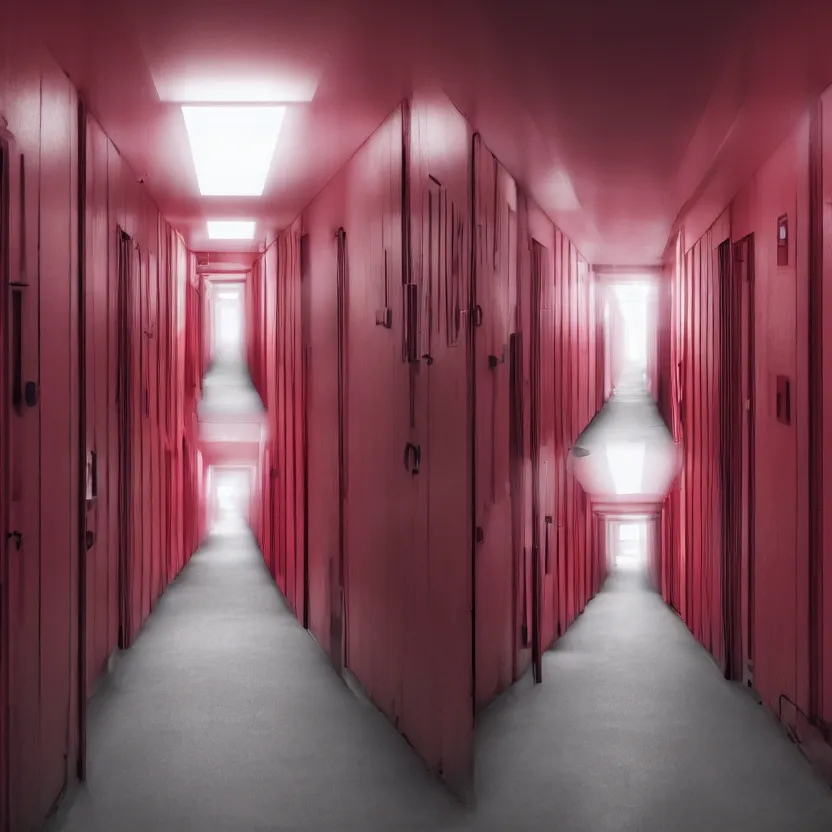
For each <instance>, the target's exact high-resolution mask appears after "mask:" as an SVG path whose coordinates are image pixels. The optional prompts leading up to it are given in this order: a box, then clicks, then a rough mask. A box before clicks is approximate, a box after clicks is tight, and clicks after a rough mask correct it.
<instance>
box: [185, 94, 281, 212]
mask: <svg viewBox="0 0 832 832" xmlns="http://www.w3.org/2000/svg"><path fill="white" fill-rule="evenodd" d="M285 113H286V108H285V107H270V106H256V105H254V106H233V105H232V106H183V107H182V115H183V116H184V118H185V127H186V129H187V131H188V140H189V141H190V144H191V153H192V155H193V158H194V166H195V168H196V177H197V181H198V183H199V192H200V193H201V194H202V196H262V195H263V191H264V189H265V187H266V179H267V177H268V174H269V168H270V167H271V161H272V157H273V156H274V151H275V147H276V146H277V138H278V136H279V135H280V128H281V126H282V124H283V117H284V115H285Z"/></svg>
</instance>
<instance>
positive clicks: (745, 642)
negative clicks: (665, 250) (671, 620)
mask: <svg viewBox="0 0 832 832" xmlns="http://www.w3.org/2000/svg"><path fill="white" fill-rule="evenodd" d="M731 248H732V252H731V254H732V256H731V264H730V280H731V281H732V282H733V285H734V287H735V289H736V291H737V299H738V301H739V304H738V308H737V309H736V310H735V312H736V316H737V317H738V319H739V320H736V319H735V321H733V322H730V323H734V324H735V325H737V326H738V329H739V338H738V340H739V344H738V346H739V351H740V355H739V366H738V370H739V374H740V381H741V388H740V396H739V401H738V402H737V404H738V406H739V409H740V410H739V413H738V414H737V416H738V426H739V428H740V431H739V432H740V437H739V438H740V440H741V445H742V451H741V456H740V460H739V461H738V462H739V465H738V468H739V472H738V473H739V476H740V478H741V484H740V489H741V490H740V493H739V495H738V496H739V510H740V528H739V535H740V539H739V544H740V550H739V551H740V564H739V567H740V575H739V581H738V582H737V584H738V585H737V591H738V592H739V598H735V599H734V603H735V604H736V613H737V615H738V618H739V623H738V624H737V616H735V617H734V619H733V626H732V628H731V632H730V636H729V639H728V645H730V648H727V649H726V665H727V667H726V672H727V674H728V675H729V676H730V678H735V679H736V680H737V681H741V682H743V684H745V685H747V686H748V687H750V688H753V687H754V614H755V604H754V595H755V593H754V455H755V444H754V405H755V401H754V400H755V389H754V387H755V385H754V234H753V233H752V234H748V235H746V236H745V237H742V238H741V239H739V240H734V241H732V242H731ZM723 487H724V486H723ZM737 627H738V630H737ZM737 639H739V641H740V645H739V646H738V647H736V648H735V647H734V642H735V640H737ZM728 649H731V650H736V652H737V656H738V658H739V661H740V665H739V667H738V668H737V667H732V666H731V665H733V663H730V664H729V663H728V661H727V650H728Z"/></svg>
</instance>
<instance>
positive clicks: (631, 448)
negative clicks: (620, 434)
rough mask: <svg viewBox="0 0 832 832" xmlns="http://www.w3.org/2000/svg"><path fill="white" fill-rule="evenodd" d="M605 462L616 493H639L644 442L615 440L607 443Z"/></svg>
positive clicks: (642, 470)
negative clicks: (607, 464) (608, 467)
mask: <svg viewBox="0 0 832 832" xmlns="http://www.w3.org/2000/svg"><path fill="white" fill-rule="evenodd" d="M606 453H607V462H608V463H609V466H610V473H611V474H612V482H613V488H615V493H616V494H640V493H641V490H642V481H643V480H644V444H643V443H642V442H615V443H610V444H609V445H607V448H606Z"/></svg>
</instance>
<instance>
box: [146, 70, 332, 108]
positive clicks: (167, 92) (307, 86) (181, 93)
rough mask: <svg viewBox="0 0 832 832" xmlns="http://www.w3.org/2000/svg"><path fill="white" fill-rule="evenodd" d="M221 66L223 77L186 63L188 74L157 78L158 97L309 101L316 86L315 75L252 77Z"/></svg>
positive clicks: (208, 101) (203, 101)
mask: <svg viewBox="0 0 832 832" xmlns="http://www.w3.org/2000/svg"><path fill="white" fill-rule="evenodd" d="M225 69H227V68H225ZM225 69H224V74H223V77H218V76H216V75H212V74H210V73H205V72H203V71H202V70H201V68H200V67H194V66H193V65H189V66H188V78H183V77H174V78H172V79H169V78H166V79H159V81H157V83H156V89H157V92H158V93H159V99H160V100H161V101H173V102H176V103H177V104H188V103H192V104H195V103H200V104H212V103H216V104H230V103H235V104H236V103H239V104H299V103H306V102H309V101H311V100H312V99H313V98H314V97H315V90H316V89H317V86H318V81H317V79H316V78H314V77H298V75H297V74H294V73H293V75H292V76H291V77H288V76H280V75H278V76H274V77H272V78H263V77H261V76H260V75H258V76H257V77H256V78H254V77H251V76H250V75H247V74H245V73H243V74H238V73H231V74H230V75H229V74H228V73H227V72H226V71H225ZM195 70H196V71H195ZM195 75H196V77H194V76H195Z"/></svg>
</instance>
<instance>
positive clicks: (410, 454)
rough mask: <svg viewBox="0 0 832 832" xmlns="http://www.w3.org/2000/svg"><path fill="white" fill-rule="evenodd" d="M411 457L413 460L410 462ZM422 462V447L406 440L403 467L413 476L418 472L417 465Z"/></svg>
mask: <svg viewBox="0 0 832 832" xmlns="http://www.w3.org/2000/svg"><path fill="white" fill-rule="evenodd" d="M411 458H412V460H413V462H412V463H411ZM421 463H422V447H421V445H414V444H413V443H412V442H408V443H407V444H406V445H405V446H404V467H405V468H406V469H407V470H408V471H410V473H411V474H413V475H414V476H415V475H416V474H418V473H419V466H420V465H421Z"/></svg>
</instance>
